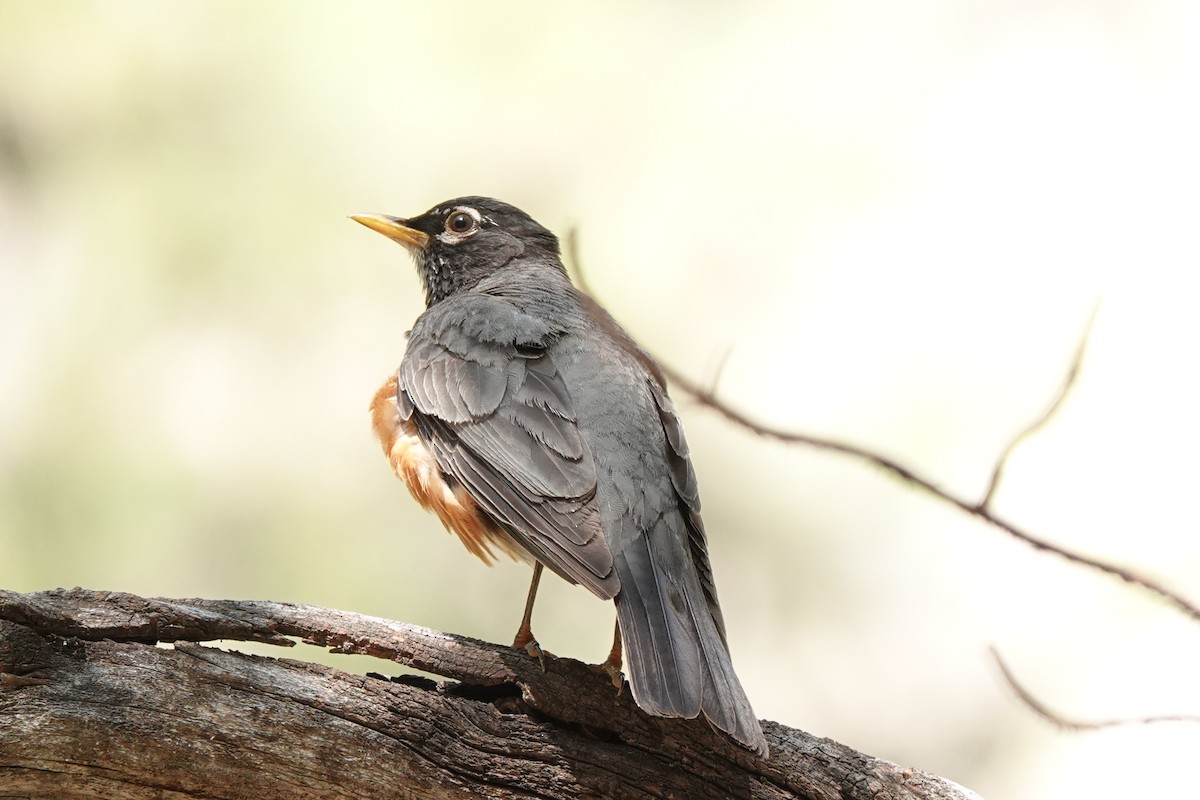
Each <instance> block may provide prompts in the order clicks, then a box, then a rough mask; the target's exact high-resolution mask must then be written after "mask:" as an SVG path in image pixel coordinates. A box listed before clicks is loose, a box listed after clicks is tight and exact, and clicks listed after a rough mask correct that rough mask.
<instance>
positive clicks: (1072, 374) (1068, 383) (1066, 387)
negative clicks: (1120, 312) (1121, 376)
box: [979, 304, 1099, 510]
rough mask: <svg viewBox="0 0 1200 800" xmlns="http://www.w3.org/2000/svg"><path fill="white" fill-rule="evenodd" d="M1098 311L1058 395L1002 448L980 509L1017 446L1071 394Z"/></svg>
mask: <svg viewBox="0 0 1200 800" xmlns="http://www.w3.org/2000/svg"><path fill="white" fill-rule="evenodd" d="M1098 309H1099V304H1097V305H1096V306H1093V307H1092V313H1091V314H1090V315H1089V316H1088V320H1087V323H1085V324H1084V326H1083V335H1082V336H1080V337H1079V345H1078V346H1077V347H1076V348H1075V357H1074V358H1072V359H1071V366H1070V367H1069V368H1068V369H1067V375H1066V377H1065V378H1064V379H1063V382H1062V384H1061V385H1060V386H1059V388H1058V394H1057V395H1055V397H1054V399H1053V400H1052V401H1050V405H1049V406H1047V408H1046V410H1045V411H1044V412H1042V415H1041V416H1040V417H1038V418H1037V419H1035V420H1034V421H1033V422H1031V423H1029V425H1028V426H1026V427H1025V429H1024V430H1022V431H1021V432H1020V433H1018V434H1017V435H1016V436H1014V437H1013V438H1012V441H1010V442H1009V443H1008V446H1007V447H1005V448H1004V452H1002V453H1001V454H1000V457H999V458H997V459H996V467H995V469H993V470H992V478H991V480H990V481H988V486H987V491H986V492H984V494H983V499H982V500H980V501H979V507H980V508H981V509H985V510H986V509H987V508H988V507H989V506H990V505H991V502H992V497H993V496H994V495H995V494H996V488H997V487H998V486H999V485H1000V478H1001V475H1002V474H1003V472H1004V467H1005V466H1007V464H1008V457H1009V456H1010V455H1012V452H1013V451H1014V450H1016V449H1017V445H1019V444H1020V443H1021V442H1023V441H1025V440H1026V439H1028V438H1029V437H1030V436H1032V435H1033V434H1034V433H1036V432H1037V431H1039V430H1040V429H1041V428H1042V426H1044V425H1045V424H1046V423H1047V422H1049V421H1050V418H1051V417H1053V416H1054V415H1055V414H1056V413H1057V412H1058V409H1059V408H1060V407H1061V406H1062V404H1063V401H1064V400H1066V399H1067V395H1068V394H1070V393H1071V388H1072V387H1073V386H1074V385H1075V379H1076V378H1078V377H1079V370H1080V367H1081V366H1082V365H1083V356H1084V353H1086V352H1087V345H1088V339H1089V338H1090V336H1091V333H1092V323H1094V322H1095V321H1096V311H1097V310H1098Z"/></svg>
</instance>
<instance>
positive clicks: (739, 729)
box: [613, 515, 767, 757]
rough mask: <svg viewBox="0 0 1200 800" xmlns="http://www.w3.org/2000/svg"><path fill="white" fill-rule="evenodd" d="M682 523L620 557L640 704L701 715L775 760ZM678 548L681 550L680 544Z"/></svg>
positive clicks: (667, 521) (627, 644) (658, 712)
mask: <svg viewBox="0 0 1200 800" xmlns="http://www.w3.org/2000/svg"><path fill="white" fill-rule="evenodd" d="M672 522H682V520H680V519H678V518H675V517H672V516H671V515H668V516H666V517H664V518H660V519H659V520H658V521H657V522H656V523H655V525H654V526H653V528H652V530H650V531H647V532H646V533H645V534H643V535H639V536H634V537H631V538H632V541H631V542H630V544H629V545H628V546H627V547H626V548H625V549H624V550H622V551H620V552H618V553H614V554H613V556H614V559H613V560H614V567H615V568H616V571H617V575H618V577H619V578H620V581H621V591H620V592H619V593H618V594H617V596H616V597H615V598H614V600H615V602H616V606H617V621H618V622H619V623H620V626H621V640H622V643H623V645H624V650H625V669H626V674H627V675H628V677H629V685H630V688H631V689H632V692H633V699H634V701H635V702H637V704H638V706H640V707H641V708H642V709H643V710H645V711H646V712H647V713H649V714H653V715H655V716H659V717H683V718H687V719H692V718H695V717H697V716H699V715H700V714H704V716H705V717H706V718H707V719H708V721H709V722H711V723H712V724H713V725H714V726H715V727H717V728H718V729H720V730H722V731H724V732H725V733H727V734H729V735H730V736H731V737H733V739H735V740H736V741H737V742H739V743H740V744H742V745H744V746H745V747H747V748H749V749H750V750H753V751H755V752H757V753H758V754H759V755H761V756H764V757H765V756H766V755H767V742H766V739H765V738H764V737H763V732H762V727H761V726H760V725H759V722H758V718H757V717H755V716H754V710H753V709H752V708H751V707H750V701H749V700H748V699H747V698H746V693H745V691H743V690H742V686H741V684H740V683H739V682H738V679H737V675H735V674H734V671H733V663H732V662H731V661H730V659H729V651H728V650H727V649H726V647H725V643H724V641H723V640H722V637H721V634H720V633H719V632H718V629H717V625H716V623H715V621H714V620H713V616H712V612H711V611H710V610H709V608H708V602H707V600H706V599H705V596H704V593H703V591H702V590H701V588H700V583H699V581H698V579H697V578H696V573H695V568H694V567H693V566H692V564H691V563H690V560H689V559H688V556H687V551H686V549H685V548H682V547H679V546H678V543H677V542H678V537H679V536H680V535H681V532H677V531H673V530H671V525H672ZM673 544H674V546H672V545H673Z"/></svg>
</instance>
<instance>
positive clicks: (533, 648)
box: [513, 561, 546, 672]
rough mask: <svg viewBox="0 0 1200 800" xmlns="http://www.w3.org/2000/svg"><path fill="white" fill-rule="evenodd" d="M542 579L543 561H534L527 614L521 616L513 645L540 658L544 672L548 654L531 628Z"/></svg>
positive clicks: (526, 605)
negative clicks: (539, 584) (534, 602)
mask: <svg viewBox="0 0 1200 800" xmlns="http://www.w3.org/2000/svg"><path fill="white" fill-rule="evenodd" d="M541 580H542V562H540V561H535V562H533V580H531V581H530V582H529V597H528V598H526V600H525V616H523V617H521V627H519V628H517V635H516V638H514V639H513V647H515V648H517V649H518V650H524V651H525V652H526V653H528V654H529V655H531V656H533V657H534V658H536V659H537V660H538V663H539V664H541V666H542V672H545V671H546V654H545V653H543V652H542V647H541V645H539V644H538V642H537V639H535V638H533V630H532V628H530V621H531V620H532V618H533V601H534V600H535V599H536V598H537V590H538V583H539V582H540V581H541Z"/></svg>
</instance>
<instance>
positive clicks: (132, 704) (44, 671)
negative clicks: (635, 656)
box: [0, 589, 977, 800]
mask: <svg viewBox="0 0 1200 800" xmlns="http://www.w3.org/2000/svg"><path fill="white" fill-rule="evenodd" d="M289 637H295V638H298V639H299V640H301V641H303V642H306V643H309V644H315V645H320V646H323V647H331V648H333V650H334V652H340V653H363V654H367V655H371V656H375V657H378V658H384V659H388V660H391V661H396V662H399V663H401V664H405V665H407V666H409V667H414V668H416V669H420V670H425V671H427V672H432V673H434V674H437V675H441V676H444V677H447V678H452V679H454V681H441V682H435V681H432V680H430V679H428V678H420V677H416V676H404V677H401V678H396V679H392V680H387V679H384V678H382V677H380V676H370V675H368V676H365V677H364V676H360V675H352V674H349V673H345V672H342V671H340V670H337V669H333V668H330V667H324V666H319V665H316V664H308V663H303V662H299V661H293V660H290V659H276V658H267V657H263V656H250V655H244V654H240V653H235V652H227V651H224V650H219V649H215V648H212V647H205V646H202V645H200V644H198V642H205V641H211V640H216V639H233V640H240V641H253V642H266V643H270V644H275V645H283V646H291V645H293V644H294V642H293V641H292V638H289ZM157 643H174V647H173V648H164V647H156V646H154V645H155V644H157ZM0 673H2V674H0V795H2V796H5V797H9V796H19V797H54V798H83V797H94V796H103V797H108V798H114V800H129V799H132V798H137V799H138V800H142V798H152V797H153V798H162V797H167V798H176V799H177V800H178V799H179V798H199V797H204V798H260V797H277V798H301V797H303V798H339V799H342V798H361V797H380V796H389V797H398V798H418V797H419V798H433V799H434V800H436V798H465V797H490V798H529V797H539V798H577V797H611V798H650V797H658V798H662V797H677V798H699V799H701V800H703V799H704V798H713V799H714V800H715V798H729V797H738V798H764V799H765V798H771V799H772V800H780V799H781V798H812V799H813V800H816V799H817V798H821V799H822V800H825V799H826V798H846V799H847V800H867V799H868V798H871V800H879V799H880V798H890V799H891V800H917V799H918V798H922V799H924V800H951V799H953V800H967V799H968V798H977V795H975V794H973V793H972V792H969V791H967V790H965V789H962V788H961V787H958V786H956V785H955V784H953V783H951V782H949V781H946V780H944V779H942V778H938V777H936V776H933V775H929V774H927V773H923V772H919V771H917V770H912V769H906V768H902V767H899V766H897V765H895V764H892V763H890V762H887V761H883V760H880V759H875V758H871V757H870V756H866V755H863V754H861V753H857V752H855V751H853V750H851V749H850V748H848V747H845V746H843V745H840V744H838V743H836V742H832V741H830V740H828V739H819V738H816V737H814V736H811V735H809V734H807V733H804V732H803V731H799V730H795V729H792V728H787V727H785V726H783V725H779V724H778V723H772V722H767V723H765V724H764V730H765V732H766V735H767V739H768V740H769V742H770V745H771V757H770V758H769V759H766V760H763V759H759V758H757V757H755V756H754V755H753V754H751V753H749V752H747V751H746V750H743V749H741V748H739V747H737V746H736V745H734V744H732V743H731V742H730V741H729V740H728V739H727V738H726V737H725V736H723V735H721V734H720V733H718V732H715V731H714V730H712V729H711V728H710V727H709V726H708V725H707V724H706V723H705V722H703V721H702V720H678V719H659V718H655V717H650V716H648V715H646V714H645V713H643V712H642V711H641V710H640V709H638V708H637V706H636V705H634V703H633V702H632V700H631V699H630V697H629V695H628V692H624V693H621V694H618V693H617V692H616V691H615V690H614V689H613V687H612V684H611V682H610V681H609V678H608V677H607V676H605V675H601V674H598V673H597V672H596V671H595V670H593V669H591V668H589V667H588V666H586V665H584V664H581V663H579V662H577V661H573V660H570V659H556V658H551V659H549V660H548V669H547V671H546V672H544V673H543V672H542V671H541V669H539V667H538V664H537V662H536V661H535V660H533V659H530V658H528V657H527V656H525V655H524V654H523V653H519V652H517V651H516V650H513V649H512V648H510V647H504V646H501V645H494V644H488V643H486V642H481V641H478V640H475V639H470V638H466V637H462V636H455V635H453V634H447V633H440V632H438V631H433V630H429V629H427V628H421V627H417V626H415V625H408V624H405V623H400V622H389V621H387V620H383V619H378V618H374V617H365V616H360V615H357V614H350V613H346V612H342V611H333V610H329V609H323V608H317V607H314V606H305V605H292V604H287V603H271V602H258V601H240V602H239V601H218V600H169V599H147V598H142V597H137V596H134V595H130V594H122V593H113V592H95V591H87V590H83V589H72V590H57V591H50V592H39V593H32V594H25V595H22V594H17V593H15V592H8V591H3V590H0ZM381 787H387V788H381Z"/></svg>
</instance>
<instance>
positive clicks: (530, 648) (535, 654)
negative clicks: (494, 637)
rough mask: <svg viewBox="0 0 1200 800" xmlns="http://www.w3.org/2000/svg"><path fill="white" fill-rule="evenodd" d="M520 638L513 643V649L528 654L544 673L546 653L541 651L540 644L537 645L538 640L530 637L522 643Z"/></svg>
mask: <svg viewBox="0 0 1200 800" xmlns="http://www.w3.org/2000/svg"><path fill="white" fill-rule="evenodd" d="M521 638H522V637H517V639H516V641H514V642H513V647H514V648H516V649H517V650H524V651H525V652H526V653H528V654H529V656H530V657H532V658H536V659H537V661H538V666H540V667H541V668H542V672H545V671H546V651H544V650H542V646H541V645H540V644H538V640H537V639H535V638H533V637H532V636H530V637H529V638H528V639H525V640H524V641H522V640H521Z"/></svg>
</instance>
